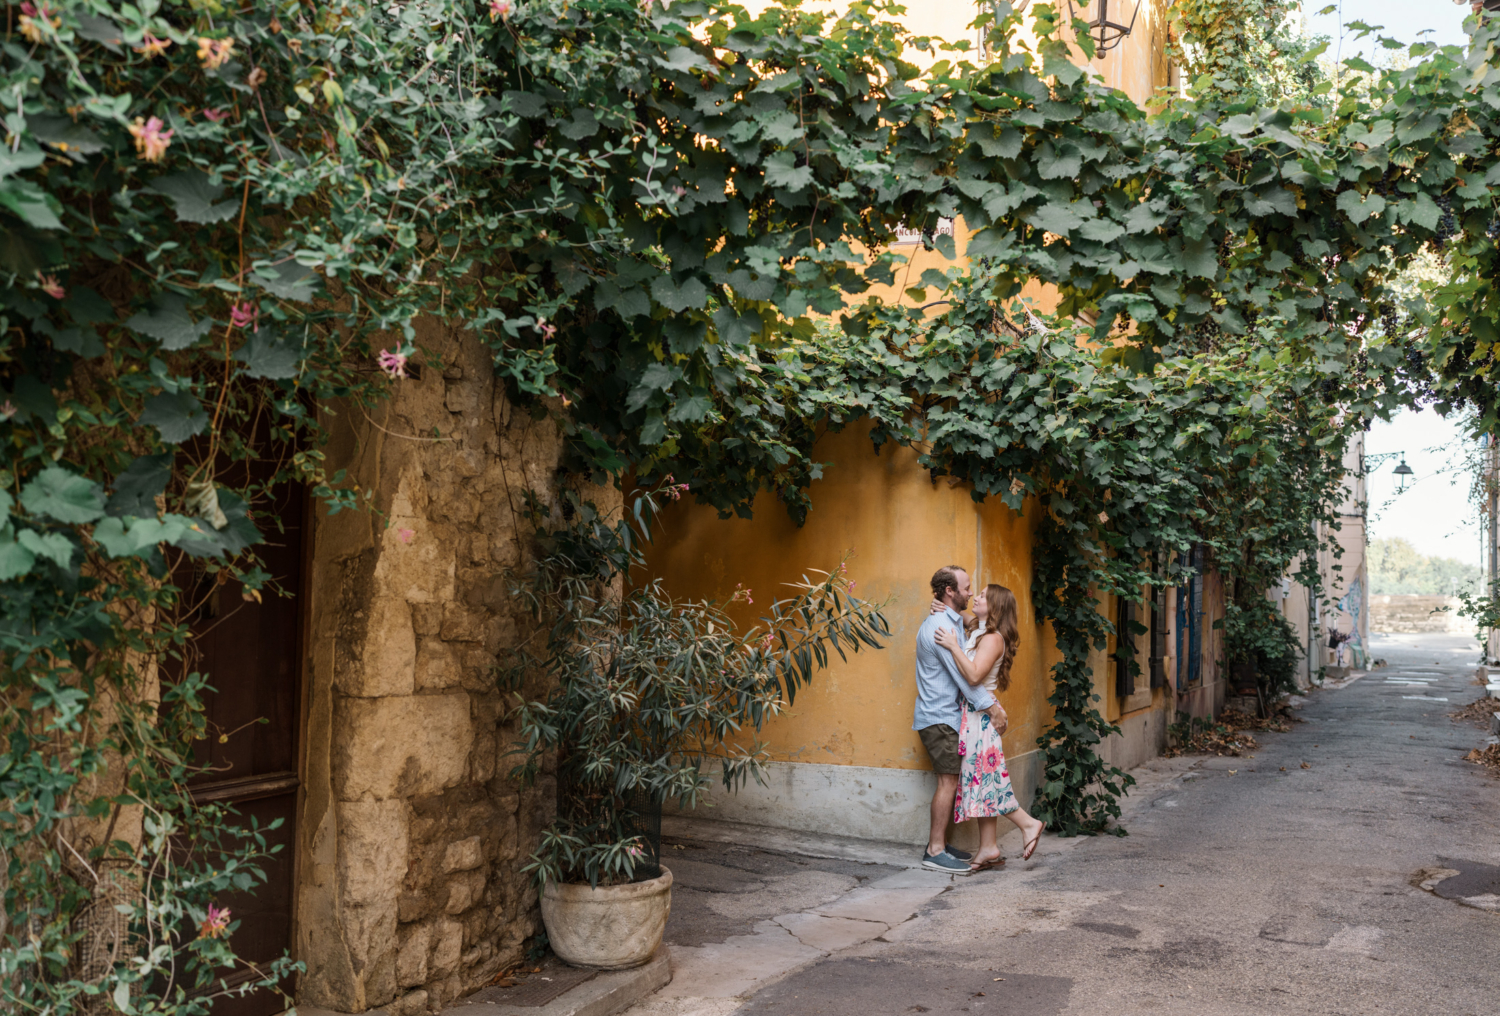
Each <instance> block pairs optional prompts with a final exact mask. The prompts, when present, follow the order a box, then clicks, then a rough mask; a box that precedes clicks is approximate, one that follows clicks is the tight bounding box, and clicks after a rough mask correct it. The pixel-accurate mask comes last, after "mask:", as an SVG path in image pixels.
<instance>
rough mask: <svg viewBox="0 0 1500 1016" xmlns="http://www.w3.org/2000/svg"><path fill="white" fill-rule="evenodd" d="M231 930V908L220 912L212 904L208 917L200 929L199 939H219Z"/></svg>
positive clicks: (209, 906) (209, 907)
mask: <svg viewBox="0 0 1500 1016" xmlns="http://www.w3.org/2000/svg"><path fill="white" fill-rule="evenodd" d="M228 929H229V908H228V907H225V908H224V909H223V910H220V909H219V908H218V907H216V906H214V905H213V904H212V903H210V904H209V905H208V916H207V917H205V918H204V919H203V924H202V926H201V927H199V929H198V937H199V938H218V937H219V936H220V935H222V934H224V932H225V931H227V930H228Z"/></svg>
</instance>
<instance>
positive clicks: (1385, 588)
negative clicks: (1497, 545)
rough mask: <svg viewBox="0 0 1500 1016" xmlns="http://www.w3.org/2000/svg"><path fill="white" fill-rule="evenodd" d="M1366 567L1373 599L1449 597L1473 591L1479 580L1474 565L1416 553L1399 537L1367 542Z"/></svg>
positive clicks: (1414, 548)
mask: <svg viewBox="0 0 1500 1016" xmlns="http://www.w3.org/2000/svg"><path fill="white" fill-rule="evenodd" d="M1369 566H1370V568H1369V571H1370V592H1371V593H1372V594H1374V595H1376V596H1396V595H1402V594H1407V595H1411V594H1415V595H1419V596H1452V595H1454V594H1455V593H1457V592H1458V591H1460V590H1462V591H1465V592H1473V591H1475V590H1476V589H1477V587H1478V584H1479V578H1480V575H1479V568H1478V567H1476V566H1475V565H1472V564H1465V563H1464V562H1463V561H1459V560H1457V559H1456V558H1451V557H1428V556H1426V555H1425V554H1419V553H1417V548H1416V547H1414V546H1412V545H1411V542H1410V541H1408V540H1404V539H1402V538H1401V537H1399V536H1392V537H1386V538H1383V539H1379V540H1371V541H1370V551H1369ZM1455 580H1456V581H1455Z"/></svg>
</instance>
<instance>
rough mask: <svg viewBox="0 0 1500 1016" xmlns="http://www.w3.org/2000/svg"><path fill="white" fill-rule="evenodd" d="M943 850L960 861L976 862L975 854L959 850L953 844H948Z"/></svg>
mask: <svg viewBox="0 0 1500 1016" xmlns="http://www.w3.org/2000/svg"><path fill="white" fill-rule="evenodd" d="M943 849H944V850H946V851H948V853H950V854H952V855H953V856H954V857H956V858H958V859H959V860H960V861H972V860H974V855H973V854H971V853H969V852H968V851H967V850H959V849H958V848H957V847H955V846H954V845H953V844H951V843H950V844H948V845H947V846H945V847H943Z"/></svg>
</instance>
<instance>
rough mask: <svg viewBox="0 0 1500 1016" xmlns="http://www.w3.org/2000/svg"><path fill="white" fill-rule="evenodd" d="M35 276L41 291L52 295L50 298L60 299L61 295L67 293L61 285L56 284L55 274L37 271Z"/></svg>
mask: <svg viewBox="0 0 1500 1016" xmlns="http://www.w3.org/2000/svg"><path fill="white" fill-rule="evenodd" d="M36 278H37V281H38V282H39V283H41V286H42V292H44V293H46V294H47V295H48V296H50V297H52V299H54V300H61V299H62V298H63V297H65V296H67V295H68V291H67V290H66V289H64V288H62V286H60V285H58V282H57V276H55V275H43V274H42V273H41V272H37V273H36Z"/></svg>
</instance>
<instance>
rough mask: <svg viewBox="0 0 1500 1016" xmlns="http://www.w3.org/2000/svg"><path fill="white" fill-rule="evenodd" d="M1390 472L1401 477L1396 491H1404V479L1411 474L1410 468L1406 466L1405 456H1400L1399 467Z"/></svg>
mask: <svg viewBox="0 0 1500 1016" xmlns="http://www.w3.org/2000/svg"><path fill="white" fill-rule="evenodd" d="M1391 472H1392V473H1394V474H1395V475H1396V476H1399V477H1401V486H1400V487H1398V488H1396V489H1397V490H1401V491H1404V490H1405V489H1406V478H1407V477H1408V476H1411V475H1412V473H1413V470H1412V468H1411V466H1408V465H1407V464H1406V456H1405V455H1403V456H1401V464H1400V465H1399V466H1397V467H1396V468H1395V469H1393V470H1391Z"/></svg>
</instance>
